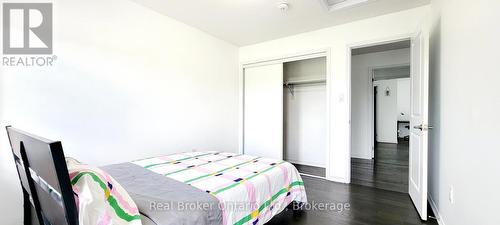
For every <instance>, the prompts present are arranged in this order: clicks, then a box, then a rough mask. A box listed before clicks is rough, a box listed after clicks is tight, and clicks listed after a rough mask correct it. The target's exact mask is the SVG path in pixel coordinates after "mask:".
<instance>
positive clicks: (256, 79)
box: [243, 63, 283, 159]
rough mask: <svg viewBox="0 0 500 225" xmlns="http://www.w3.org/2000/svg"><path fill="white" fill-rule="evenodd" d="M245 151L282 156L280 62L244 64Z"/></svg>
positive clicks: (273, 156)
mask: <svg viewBox="0 0 500 225" xmlns="http://www.w3.org/2000/svg"><path fill="white" fill-rule="evenodd" d="M243 118H244V130H243V136H244V138H243V149H244V152H245V154H248V155H255V156H263V157H269V158H276V159H283V64H282V63H279V64H272V65H265V66H258V67H249V68H245V71H244V115H243Z"/></svg>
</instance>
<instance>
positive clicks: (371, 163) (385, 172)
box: [351, 139, 409, 193]
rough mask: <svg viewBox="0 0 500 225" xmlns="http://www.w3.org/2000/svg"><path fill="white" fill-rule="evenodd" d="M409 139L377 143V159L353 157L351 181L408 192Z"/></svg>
mask: <svg viewBox="0 0 500 225" xmlns="http://www.w3.org/2000/svg"><path fill="white" fill-rule="evenodd" d="M408 153H409V141H404V140H402V139H400V140H399V143H398V144H390V143H376V145H375V159H376V160H369V159H358V158H352V159H351V166H352V167H351V168H352V169H351V183H352V184H358V185H363V186H368V187H375V188H378V189H383V190H389V191H396V192H402V193H408Z"/></svg>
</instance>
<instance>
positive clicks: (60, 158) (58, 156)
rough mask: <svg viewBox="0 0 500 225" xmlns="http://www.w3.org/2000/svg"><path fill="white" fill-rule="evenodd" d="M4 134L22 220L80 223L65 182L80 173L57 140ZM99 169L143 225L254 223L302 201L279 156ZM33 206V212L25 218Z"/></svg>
mask: <svg viewBox="0 0 500 225" xmlns="http://www.w3.org/2000/svg"><path fill="white" fill-rule="evenodd" d="M7 132H8V135H9V140H10V142H11V147H12V151H13V155H14V159H15V161H16V165H17V168H18V173H19V178H20V180H21V185H22V187H23V194H24V198H25V202H24V204H25V208H24V209H25V224H32V223H31V222H30V223H27V221H28V220H30V221H31V220H34V221H37V222H38V223H39V224H43V223H44V222H43V221H44V220H45V221H49V222H50V224H53V225H58V224H68V225H73V224H78V222H79V221H78V207H77V204H78V203H77V202H75V200H74V197H73V196H74V191H73V189H72V187H71V184H74V183H77V182H78V180H77V179H79V178H80V177H82V175H81V174H80V175H79V174H78V173H68V165H67V164H66V162H65V161H66V160H64V159H65V157H64V153H63V150H62V145H61V143H60V142H53V141H50V140H47V139H43V138H40V137H37V136H34V135H31V134H29V133H26V132H23V131H21V130H18V129H15V128H12V127H7ZM100 169H102V170H103V171H105V172H107V173H108V174H109V175H110V176H111V177H113V179H114V180H116V181H117V182H118V183H119V184H120V185H121V186H122V187H123V188H124V189H125V190H126V192H127V193H128V195H130V197H131V199H133V201H134V203H135V204H136V205H137V208H138V211H139V212H140V221H141V223H142V224H145V225H170V224H186V225H198V224H200V225H212V224H213V225H220V224H223V225H228V224H239V225H240V224H241V225H243V224H254V225H257V224H264V223H266V222H268V221H269V220H271V218H273V216H275V215H277V214H278V213H280V212H282V211H283V210H285V209H286V208H287V207H289V206H290V204H291V203H294V204H297V205H300V204H301V203H305V202H307V197H306V193H305V188H304V183H303V181H302V179H301V177H300V175H299V173H298V171H297V170H296V169H295V167H294V166H293V165H292V164H290V163H288V162H286V161H283V160H276V159H269V158H263V157H257V156H249V155H243V154H235V153H225V152H216V151H207V152H184V153H176V154H170V155H164V156H157V157H151V158H146V159H139V160H135V161H132V162H125V163H120V164H114V165H107V166H103V167H101V168H100ZM26 174H30V176H26ZM33 174H36V176H35V177H36V179H35V180H36V181H34V180H33V179H32V178H33ZM41 181H43V182H41ZM40 183H46V185H45V186H49V187H50V188H49V189H48V190H46V189H47V188H45V189H44V188H40V186H44V185H40ZM108 184H109V183H108ZM103 188H107V187H106V185H103ZM49 192H50V193H49ZM107 194H108V195H109V192H107ZM26 199H28V200H26ZM29 199H31V201H30V200H29ZM120 210H122V209H120ZM33 211H34V212H35V213H34V216H32V217H30V216H28V215H32V212H33ZM122 213H125V214H126V213H127V210H122ZM128 216H129V217H128V218H129V219H132V220H133V219H137V218H135V217H133V216H130V215H128ZM40 218H41V219H40Z"/></svg>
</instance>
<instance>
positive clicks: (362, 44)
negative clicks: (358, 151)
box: [345, 33, 414, 183]
mask: <svg viewBox="0 0 500 225" xmlns="http://www.w3.org/2000/svg"><path fill="white" fill-rule="evenodd" d="M413 35H414V34H413V33H408V34H403V35H396V36H391V37H386V38H379V39H373V40H367V41H360V42H353V43H350V44H347V45H346V48H347V51H346V52H347V65H346V67H347V70H346V71H347V97H346V98H347V106H348V108H349V112H348V113H349V123H348V132H349V133H348V137H349V140H348V143H347V146H348V149H349V154H347V159H346V162H347V164H346V165H347V169H346V173H347V174H346V175H345V177H346V179H345V180H346V181H347V182H345V183H350V182H351V155H352V146H351V142H352V135H351V132H352V131H351V120H352V117H351V116H352V105H351V103H352V101H351V91H352V90H351V89H352V88H351V85H352V83H351V82H352V74H351V73H352V71H351V61H352V49H354V48H363V47H371V46H376V45H383V44H389V43H394V42H399V41H407V40H411V39H412V37H413Z"/></svg>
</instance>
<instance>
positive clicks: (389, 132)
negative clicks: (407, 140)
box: [353, 80, 398, 144]
mask: <svg viewBox="0 0 500 225" xmlns="http://www.w3.org/2000/svg"><path fill="white" fill-rule="evenodd" d="M373 84H374V85H375V86H377V87H378V92H377V104H376V105H375V108H376V110H377V114H376V115H377V117H376V118H375V120H376V121H377V131H376V134H377V140H376V141H377V142H385V143H394V144H396V143H398V132H397V131H398V130H397V124H398V120H397V118H398V81H397V80H379V81H375V82H374V83H373ZM387 90H389V95H386V91H387ZM367 128H368V129H371V126H367ZM353 141H354V139H353ZM356 141H357V140H356Z"/></svg>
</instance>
